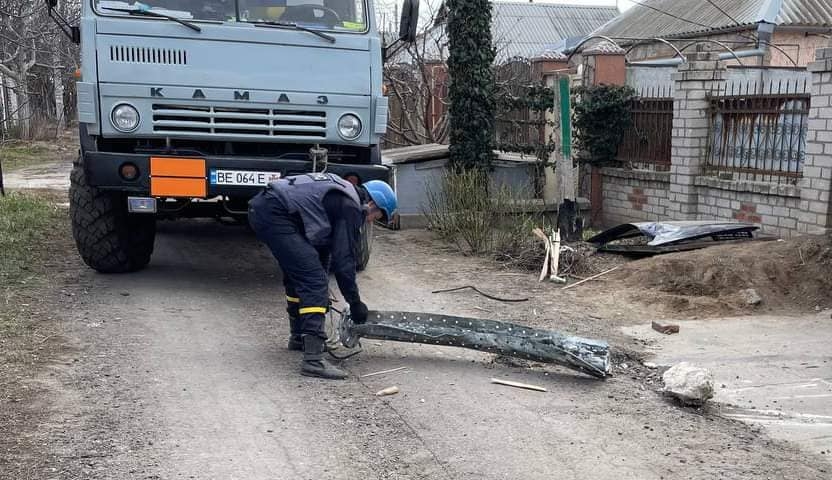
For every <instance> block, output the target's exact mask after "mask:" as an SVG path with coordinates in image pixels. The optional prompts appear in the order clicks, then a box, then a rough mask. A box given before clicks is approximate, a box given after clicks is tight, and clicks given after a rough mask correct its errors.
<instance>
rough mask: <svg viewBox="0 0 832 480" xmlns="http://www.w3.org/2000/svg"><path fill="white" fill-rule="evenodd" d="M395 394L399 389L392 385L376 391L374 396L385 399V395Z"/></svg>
mask: <svg viewBox="0 0 832 480" xmlns="http://www.w3.org/2000/svg"><path fill="white" fill-rule="evenodd" d="M397 393H399V387H397V386H395V385H394V386H392V387H387V388H384V389H382V390H379V391H377V392H376V396H377V397H386V396H387V395H395V394H397Z"/></svg>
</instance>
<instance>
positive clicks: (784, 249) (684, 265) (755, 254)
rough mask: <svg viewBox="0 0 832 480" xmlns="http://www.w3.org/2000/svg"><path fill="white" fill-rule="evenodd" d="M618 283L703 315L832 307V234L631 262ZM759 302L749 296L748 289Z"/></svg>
mask: <svg viewBox="0 0 832 480" xmlns="http://www.w3.org/2000/svg"><path fill="white" fill-rule="evenodd" d="M614 278H616V279H618V281H621V282H622V283H624V284H626V285H628V286H630V287H634V288H637V289H647V290H648V292H645V293H646V294H645V295H640V296H641V297H642V298H639V299H640V300H642V301H645V302H646V303H651V304H652V303H663V304H664V305H665V306H667V307H669V308H671V309H673V310H676V311H686V310H700V312H699V313H700V314H702V315H714V314H730V313H740V312H743V311H748V310H751V309H754V308H766V309H769V310H780V309H787V308H788V309H795V308H797V309H800V310H809V309H814V308H815V307H818V306H819V307H821V308H827V307H832V236H829V235H826V236H805V237H799V238H795V239H792V240H787V241H782V240H780V241H768V242H752V243H741V244H732V245H722V246H715V247H710V248H705V249H702V250H696V251H692V252H683V253H675V254H669V255H661V256H656V257H653V258H648V259H644V260H640V261H636V262H632V263H629V264H627V265H625V266H624V267H623V268H621V269H620V270H619V271H618V272H616V273H615V277H614ZM749 289H753V290H754V292H756V294H758V295H759V300H761V301H760V302H756V301H754V300H753V299H751V298H749V295H751V297H753V296H754V295H753V293H751V294H749V292H748V290H749Z"/></svg>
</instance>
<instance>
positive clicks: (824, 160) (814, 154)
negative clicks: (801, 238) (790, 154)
mask: <svg viewBox="0 0 832 480" xmlns="http://www.w3.org/2000/svg"><path fill="white" fill-rule="evenodd" d="M807 68H808V70H809V71H810V72H811V73H812V104H811V108H810V110H809V125H808V126H809V131H808V132H807V137H806V158H805V160H804V162H803V179H802V180H801V183H800V211H799V212H797V229H798V231H799V232H800V233H826V232H830V231H832V204H830V191H832V46H830V47H827V48H818V49H817V50H815V61H814V62H812V63H810V64H809V65H808V67H807Z"/></svg>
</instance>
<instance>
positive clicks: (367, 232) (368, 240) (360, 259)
mask: <svg viewBox="0 0 832 480" xmlns="http://www.w3.org/2000/svg"><path fill="white" fill-rule="evenodd" d="M355 250H356V252H355V258H356V263H357V265H356V270H358V271H359V272H362V271H364V270H365V269H366V268H367V264H368V263H370V254H371V253H372V251H373V224H372V223H364V225H363V226H362V227H361V239H360V241H359V243H358V245H356V248H355Z"/></svg>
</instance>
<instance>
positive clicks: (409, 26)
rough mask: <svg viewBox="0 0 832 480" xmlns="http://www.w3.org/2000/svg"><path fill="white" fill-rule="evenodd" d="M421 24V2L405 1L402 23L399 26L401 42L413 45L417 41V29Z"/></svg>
mask: <svg viewBox="0 0 832 480" xmlns="http://www.w3.org/2000/svg"><path fill="white" fill-rule="evenodd" d="M418 24H419V0H404V4H403V5H402V21H401V23H400V24H399V40H401V41H403V42H408V43H413V42H415V41H416V33H417V31H416V27H417V26H418Z"/></svg>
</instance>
